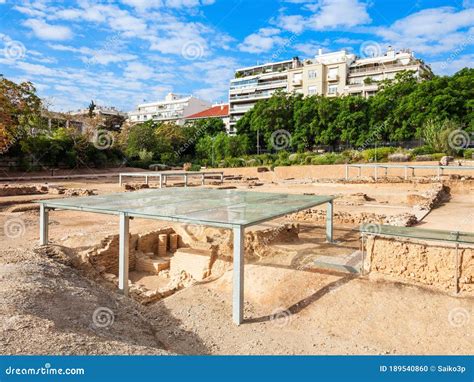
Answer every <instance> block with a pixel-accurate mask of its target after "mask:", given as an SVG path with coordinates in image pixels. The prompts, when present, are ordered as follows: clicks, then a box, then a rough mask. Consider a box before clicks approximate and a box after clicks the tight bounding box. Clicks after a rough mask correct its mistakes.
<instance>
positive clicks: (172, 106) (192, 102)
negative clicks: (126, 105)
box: [128, 93, 212, 125]
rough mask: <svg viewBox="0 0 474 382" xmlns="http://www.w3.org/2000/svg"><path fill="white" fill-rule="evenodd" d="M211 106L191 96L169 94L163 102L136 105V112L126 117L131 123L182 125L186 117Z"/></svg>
mask: <svg viewBox="0 0 474 382" xmlns="http://www.w3.org/2000/svg"><path fill="white" fill-rule="evenodd" d="M211 106H212V104H211V103H210V102H207V101H204V100H201V99H199V98H196V97H193V96H183V95H178V94H173V93H169V94H168V95H167V96H166V97H165V99H164V100H163V101H157V102H150V103H143V104H140V105H138V106H137V110H135V111H132V112H130V113H128V117H129V119H130V122H132V123H138V122H146V121H149V120H154V121H160V122H175V123H177V124H179V125H183V124H184V122H185V117H186V116H188V115H191V114H195V113H199V112H200V111H203V110H206V109H208V108H210V107H211Z"/></svg>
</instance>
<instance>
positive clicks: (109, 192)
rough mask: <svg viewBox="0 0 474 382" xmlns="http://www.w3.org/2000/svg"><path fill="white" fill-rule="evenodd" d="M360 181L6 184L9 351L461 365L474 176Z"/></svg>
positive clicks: (470, 293)
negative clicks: (379, 358) (347, 357)
mask: <svg viewBox="0 0 474 382" xmlns="http://www.w3.org/2000/svg"><path fill="white" fill-rule="evenodd" d="M352 171H354V170H351V169H347V168H346V167H345V166H344V165H331V166H329V165H328V166H325V165H319V166H292V167H275V168H274V169H271V168H266V167H254V168H229V169H225V168H224V169H221V172H222V174H220V173H219V172H214V173H210V174H207V175H202V173H192V172H190V173H188V174H186V173H184V172H175V173H167V172H166V171H165V172H160V173H157V172H146V173H144V172H143V170H140V169H136V170H135V169H133V168H132V169H130V168H127V174H128V175H127V176H125V175H123V177H122V176H120V180H119V173H120V172H110V170H109V171H108V172H105V171H104V172H103V173H101V172H100V171H97V173H96V174H95V175H84V176H82V177H80V176H77V177H72V178H71V177H68V176H67V174H66V175H64V176H55V177H48V176H44V177H42V178H41V177H38V178H37V179H26V178H25V179H22V180H16V181H8V182H5V183H4V184H3V185H1V187H0V209H1V214H0V223H1V227H3V230H0V235H1V238H0V241H1V243H2V244H1V248H0V254H1V255H0V284H1V287H0V293H1V299H2V304H1V307H0V317H1V321H2V325H3V330H2V331H1V334H0V343H1V344H2V346H1V348H2V353H4V354H340V355H344V354H394V355H395V354H469V353H470V352H472V340H473V338H472V333H474V330H473V325H474V322H473V321H474V320H472V319H471V318H472V311H473V309H474V223H473V222H474V178H473V176H474V174H473V173H472V172H468V171H456V170H455V169H453V170H449V169H448V170H445V171H444V173H443V174H441V175H440V174H437V173H436V172H433V171H432V170H430V168H428V167H427V168H420V169H417V171H416V173H415V174H414V175H412V176H408V177H407V176H405V175H406V173H405V172H404V169H403V168H393V169H390V172H389V173H387V171H386V172H385V173H383V171H380V172H379V173H378V174H377V176H376V177H375V176H374V174H373V169H371V168H362V169H361V170H359V172H358V174H357V176H355V175H353V174H352ZM355 172H357V170H356V171H355ZM204 174H205V172H204ZM354 174H355V173H354Z"/></svg>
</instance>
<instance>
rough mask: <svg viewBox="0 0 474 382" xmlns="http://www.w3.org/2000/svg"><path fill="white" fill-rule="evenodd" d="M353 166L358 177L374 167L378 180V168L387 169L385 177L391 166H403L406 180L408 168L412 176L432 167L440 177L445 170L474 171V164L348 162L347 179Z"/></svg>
mask: <svg viewBox="0 0 474 382" xmlns="http://www.w3.org/2000/svg"><path fill="white" fill-rule="evenodd" d="M351 167H354V168H358V169H359V172H358V175H357V177H358V178H360V177H361V176H362V169H363V168H373V169H374V179H375V180H378V178H379V172H378V169H384V170H385V177H387V175H388V169H389V168H402V169H404V170H405V180H408V170H409V169H410V170H411V176H412V177H414V176H415V169H425V170H426V169H432V170H436V176H437V178H438V179H440V178H441V176H442V175H443V173H444V170H467V171H469V170H470V171H474V166H435V165H405V164H384V163H373V164H370V163H363V164H346V173H345V177H346V180H349V169H350V168H351Z"/></svg>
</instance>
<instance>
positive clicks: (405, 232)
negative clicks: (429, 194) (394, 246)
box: [360, 224, 474, 293]
mask: <svg viewBox="0 0 474 382" xmlns="http://www.w3.org/2000/svg"><path fill="white" fill-rule="evenodd" d="M360 232H361V250H362V271H363V270H364V261H365V245H364V242H365V237H366V236H381V237H402V238H405V239H415V240H423V241H441V242H445V243H454V244H455V248H456V258H455V266H454V268H455V274H454V277H455V282H454V285H455V293H459V245H460V244H465V245H473V246H474V233H471V232H460V231H444V230H434V229H423V228H413V227H395V226H389V225H376V224H363V225H361V226H360Z"/></svg>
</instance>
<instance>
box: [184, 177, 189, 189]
mask: <svg viewBox="0 0 474 382" xmlns="http://www.w3.org/2000/svg"><path fill="white" fill-rule="evenodd" d="M184 187H188V176H187V175H186V174H184Z"/></svg>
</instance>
